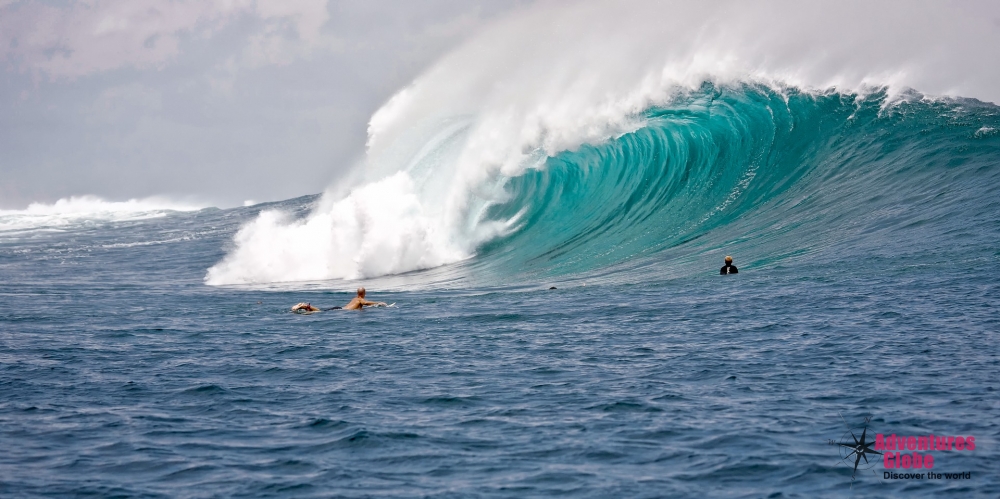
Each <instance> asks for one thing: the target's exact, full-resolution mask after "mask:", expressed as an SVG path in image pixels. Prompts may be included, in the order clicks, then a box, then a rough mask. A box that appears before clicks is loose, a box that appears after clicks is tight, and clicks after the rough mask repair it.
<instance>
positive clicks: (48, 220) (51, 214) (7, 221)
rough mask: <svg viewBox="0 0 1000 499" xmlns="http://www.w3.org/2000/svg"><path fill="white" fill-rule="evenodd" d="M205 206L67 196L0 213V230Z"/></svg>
mask: <svg viewBox="0 0 1000 499" xmlns="http://www.w3.org/2000/svg"><path fill="white" fill-rule="evenodd" d="M205 207H206V206H205V205H201V204H196V203H189V202H188V203H185V202H178V201H173V200H170V199H167V198H164V197H148V198H143V199H129V200H127V201H107V200H104V199H101V198H100V197H97V196H90V195H84V196H71V197H68V198H62V199H59V200H58V201H56V202H55V203H52V204H45V203H31V204H30V205H28V207H27V208H26V209H23V210H0V231H3V232H6V231H23V230H32V229H63V228H68V227H72V226H77V225H79V224H81V223H87V222H93V221H124V220H139V219H145V218H154V217H162V216H166V215H167V214H168V213H170V212H177V211H197V210H201V209H203V208H205Z"/></svg>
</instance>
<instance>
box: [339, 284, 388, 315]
mask: <svg viewBox="0 0 1000 499" xmlns="http://www.w3.org/2000/svg"><path fill="white" fill-rule="evenodd" d="M388 306H389V305H386V304H385V302H381V301H368V300H366V299H365V288H358V296H355V297H354V299H352V300H351V302H350V303H348V304H347V305H344V310H361V309H362V308H363V307H388Z"/></svg>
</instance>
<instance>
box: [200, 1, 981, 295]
mask: <svg viewBox="0 0 1000 499" xmlns="http://www.w3.org/2000/svg"><path fill="white" fill-rule="evenodd" d="M997 46H1000V30H996V29H995V28H994V26H993V25H992V24H991V21H990V19H989V18H988V16H983V15H980V13H979V12H978V11H977V9H976V8H969V6H968V5H966V4H961V3H944V2H941V3H920V4H916V3H913V2H909V1H906V0H885V1H880V2H862V1H857V0H848V1H840V2H825V3H820V2H791V1H760V2H745V1H718V2H667V1H660V0H656V1H652V0H650V1H645V0H633V1H627V0H626V1H614V2H588V3H580V2H575V3H572V4H557V5H553V4H547V3H544V4H541V5H540V6H538V7H536V8H533V9H529V10H527V11H526V12H524V13H521V14H518V15H516V16H514V17H512V18H509V19H506V20H504V21H502V22H500V23H497V24H496V25H495V26H493V27H492V28H491V29H487V30H484V31H483V32H481V33H480V34H479V35H477V36H476V37H475V38H474V39H472V40H469V41H468V42H467V43H466V44H464V45H463V46H462V47H459V48H458V49H457V50H455V51H454V52H452V53H451V54H449V55H448V56H446V57H444V58H443V59H442V60H440V61H439V62H438V63H437V64H435V65H434V66H433V67H431V68H429V69H428V71H426V72H425V73H424V74H422V75H421V76H420V77H418V78H417V79H416V80H415V81H414V82H413V83H412V84H410V85H408V86H407V87H406V88H404V89H402V90H401V91H400V92H399V93H398V94H396V95H395V96H394V97H393V98H392V99H390V100H389V101H388V102H387V103H386V104H385V105H384V106H383V107H382V108H381V109H380V110H379V111H378V112H376V113H375V114H374V115H373V116H372V118H371V121H370V123H369V137H368V142H367V144H368V156H367V158H366V161H365V162H364V163H363V165H362V168H363V170H360V171H359V172H358V175H356V176H354V177H353V178H354V179H357V180H356V181H357V182H358V183H355V184H350V185H349V186H348V187H340V188H337V189H331V190H329V191H328V192H327V194H325V195H324V197H323V199H322V200H321V201H320V203H318V205H317V208H316V209H315V210H314V211H313V213H311V214H310V215H309V216H307V217H306V218H305V219H304V220H293V219H291V218H290V217H288V216H287V215H282V214H279V213H276V212H266V213H262V214H261V215H260V217H259V218H258V219H257V220H255V221H253V222H252V223H251V224H249V225H248V226H246V227H244V228H243V230H241V231H240V233H239V234H238V235H237V236H236V240H235V249H234V250H233V251H232V252H231V253H230V254H229V255H228V256H227V257H226V258H225V260H224V261H223V262H221V263H220V264H218V265H216V266H215V267H212V269H210V270H209V272H208V275H207V277H206V282H208V283H209V284H232V283H265V282H275V281H286V282H287V281H298V280H322V279H330V278H360V277H369V276H376V275H383V274H391V273H400V272H406V271H410V270H415V269H421V268H427V267H432V266H435V265H441V264H444V263H449V262H453V261H456V260H459V259H462V258H466V257H468V256H470V255H471V254H472V252H473V251H474V249H475V247H476V245H477V244H479V243H481V242H482V241H484V240H487V239H488V238H490V237H494V236H495V235H497V234H500V233H503V232H505V231H507V230H510V228H511V227H513V226H514V224H515V223H516V220H507V221H497V222H490V221H488V220H485V219H484V217H483V213H484V211H485V209H486V208H487V207H488V206H489V205H490V203H492V202H496V201H497V200H500V199H503V196H504V193H503V184H504V179H505V178H507V177H511V176H515V175H518V174H520V173H522V172H524V171H525V169H527V168H537V167H540V165H542V164H544V159H545V158H546V157H548V156H552V155H554V154H557V153H559V152H562V151H566V150H573V149H575V148H577V147H579V146H580V145H582V144H585V143H598V142H601V141H604V140H607V139H609V138H612V137H615V136H618V135H620V134H623V133H626V132H628V131H631V130H634V129H636V128H637V127H640V126H642V124H643V121H642V119H641V112H642V111H643V110H645V109H647V108H649V107H650V106H654V105H662V104H667V103H669V102H670V100H671V98H672V97H674V96H676V95H677V93H678V92H679V91H683V90H685V89H692V88H696V87H698V86H699V85H701V84H702V83H703V82H705V81H713V82H715V83H716V84H718V85H729V84H733V83H736V82H759V83H762V84H766V85H770V86H773V87H775V88H783V87H785V86H795V87H798V88H800V89H804V90H807V91H817V92H819V91H825V90H827V89H829V88H837V89H838V90H840V91H843V92H859V93H866V92H870V91H872V89H873V88H888V91H889V93H890V95H892V96H899V95H905V94H906V92H907V91H908V89H909V88H910V87H912V88H916V89H918V90H920V91H921V92H924V93H926V94H932V95H962V96H969V97H979V98H983V99H986V100H992V101H1000V84H998V83H1000V65H996V64H990V61H992V60H994V59H995V56H994V55H993V53H992V52H993V50H994V49H993V48H992V47H997ZM455 123H458V125H455ZM449 127H454V130H452V129H450V128H449ZM428 130H431V132H428ZM359 186H360V187H359Z"/></svg>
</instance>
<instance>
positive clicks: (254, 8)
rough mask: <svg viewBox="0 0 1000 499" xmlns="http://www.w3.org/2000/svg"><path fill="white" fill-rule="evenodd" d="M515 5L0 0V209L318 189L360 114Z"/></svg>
mask: <svg viewBox="0 0 1000 499" xmlns="http://www.w3.org/2000/svg"><path fill="white" fill-rule="evenodd" d="M529 3H530V2H529V1H527V0H421V1H419V2H410V1H398V0H395V1H394V0H365V1H343V0H256V1H254V0H172V1H165V0H77V1H73V0H69V1H43V0H36V1H31V0H28V1H19V0H0V61H2V62H3V65H4V67H3V73H2V76H0V209H2V208H7V209H10V208H23V207H25V206H26V205H27V204H28V203H30V202H33V201H43V202H52V201H55V200H56V199H59V198H62V197H66V196H70V195H83V194H95V195H99V196H102V197H104V198H106V199H109V200H123V199H128V198H133V197H146V196H151V195H169V196H173V197H177V198H184V197H194V198H195V199H196V200H200V201H203V202H209V203H212V204H216V205H220V206H231V205H236V204H240V203H242V202H243V201H244V200H247V199H253V200H256V201H258V202H259V201H270V200H279V199H287V198H289V197H294V196H297V195H302V194H310V193H318V192H321V191H322V190H323V188H324V187H326V186H327V185H328V184H329V183H330V182H331V180H333V179H334V178H335V177H336V176H337V175H338V174H339V173H341V172H343V171H344V170H345V169H347V168H349V167H350V166H351V165H352V164H353V162H354V161H356V159H357V158H359V157H360V156H361V155H362V154H363V153H364V144H365V137H366V127H367V123H368V119H369V117H370V116H371V115H372V113H373V112H374V111H375V110H377V109H378V107H379V106H380V105H381V104H383V103H384V102H385V101H386V100H387V99H388V98H389V97H391V96H392V94H393V93H394V92H395V91H397V90H399V89H400V88H401V87H403V86H405V85H406V84H407V83H408V82H409V81H411V80H412V79H413V77H415V76H416V75H417V74H418V73H419V72H420V70H421V69H423V68H424V67H426V66H427V65H429V64H430V63H431V62H432V61H433V60H434V59H436V58H437V57H439V56H440V55H441V54H442V53H443V52H445V51H446V50H448V49H449V48H450V47H453V46H455V45H457V44H459V43H460V42H461V41H462V40H463V39H464V38H466V37H468V36H470V35H472V34H474V33H475V32H477V30H479V29H480V28H481V27H482V26H483V25H485V24H487V23H489V22H491V21H492V20H494V19H496V18H497V17H499V16H502V15H504V14H507V13H509V12H510V11H511V10H513V9H518V8H523V7H525V6H527V5H528V4H529Z"/></svg>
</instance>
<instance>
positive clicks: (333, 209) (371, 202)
mask: <svg viewBox="0 0 1000 499" xmlns="http://www.w3.org/2000/svg"><path fill="white" fill-rule="evenodd" d="M327 202H329V200H327ZM320 205H321V207H320V208H318V209H314V210H313V212H312V213H311V214H310V215H309V216H307V217H306V218H304V219H300V220H295V219H292V217H291V215H289V214H288V213H284V212H281V211H278V210H268V211H264V212H262V213H260V215H259V216H258V217H257V218H256V219H255V220H254V221H252V222H251V223H249V224H247V225H246V226H244V227H243V228H242V229H240V231H239V233H237V234H236V237H235V243H236V247H235V249H234V250H233V251H232V252H231V253H230V254H229V255H227V256H226V258H225V259H224V260H223V261H222V262H220V263H219V264H217V265H215V266H214V267H212V268H211V269H209V271H208V275H207V276H206V278H205V281H206V283H208V284H212V285H219V284H254V283H269V282H290V281H311V280H325V279H357V278H360V277H367V276H377V275H385V274H395V273H399V272H406V271H409V270H414V269H422V268H430V267H435V266H438V265H442V264H444V263H449V262H454V261H457V260H460V259H462V258H466V257H468V256H469V255H470V250H471V248H469V247H468V246H466V245H463V244H461V241H456V240H453V239H452V238H451V237H450V236H451V233H450V231H449V230H448V228H447V227H446V226H445V224H444V223H443V220H442V219H441V218H440V217H439V216H435V215H434V214H433V213H429V212H428V211H427V210H426V209H425V208H424V206H423V205H422V203H421V200H420V198H419V197H418V196H417V192H416V188H415V185H414V182H413V180H412V179H411V178H410V176H409V174H408V173H406V172H399V173H397V174H395V175H392V176H389V177H387V178H385V179H383V180H381V181H377V182H373V183H371V184H368V185H365V186H363V187H360V188H358V189H355V190H354V191H352V192H351V193H350V194H349V195H348V196H347V197H345V198H344V199H341V200H339V201H336V202H332V203H329V204H327V205H326V206H322V205H323V202H321V203H320Z"/></svg>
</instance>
